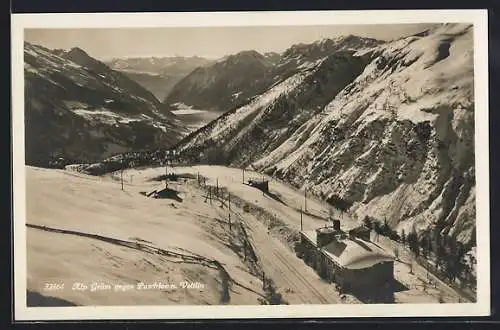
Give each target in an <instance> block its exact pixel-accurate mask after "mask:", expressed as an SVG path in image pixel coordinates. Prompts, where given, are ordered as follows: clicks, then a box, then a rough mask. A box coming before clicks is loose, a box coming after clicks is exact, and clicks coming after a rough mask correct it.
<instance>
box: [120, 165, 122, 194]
mask: <svg viewBox="0 0 500 330" xmlns="http://www.w3.org/2000/svg"><path fill="white" fill-rule="evenodd" d="M120 179H121V182H122V190H123V164H122V169H121V170H120Z"/></svg>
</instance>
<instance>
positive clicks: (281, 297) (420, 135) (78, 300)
mask: <svg viewBox="0 0 500 330" xmlns="http://www.w3.org/2000/svg"><path fill="white" fill-rule="evenodd" d="M58 15H59V17H60V18H61V19H60V20H57V19H55V17H56V16H58ZM58 15H56V14H53V15H52V16H51V15H46V16H44V15H36V14H33V15H21V14H19V15H17V16H18V17H16V15H13V39H14V41H13V44H12V52H13V68H14V69H13V86H14V87H13V88H14V89H13V97H14V98H13V100H14V102H15V103H14V105H13V110H12V116H13V132H14V144H15V145H14V149H13V153H14V155H13V157H14V180H15V182H16V186H15V187H14V210H15V212H14V241H15V246H14V249H15V250H14V255H15V260H14V264H15V271H14V272H15V291H16V292H15V294H16V313H17V314H18V315H19V317H21V318H23V319H31V318H42V319H58V318H62V319H64V318H66V319H68V318H70V319H71V318H75V317H76V318H99V317H101V318H102V317H104V318H130V317H137V318H147V317H167V318H227V317H232V318H248V317H252V318H254V317H305V316H316V317H329V316H330V317H342V316H411V315H415V316H435V315H442V316H447V315H461V316H463V315H487V314H488V313H489V265H488V264H489V250H488V248H489V246H488V244H489V232H488V226H489V212H488V207H489V199H488V189H489V188H488V171H489V170H488V154H487V153H488V136H487V125H488V105H487V96H488V90H487V89H488V85H487V71H486V70H487V68H485V67H484V66H485V65H486V63H484V62H485V59H486V61H487V49H486V47H487V44H486V43H487V35H486V33H487V30H486V23H485V21H486V13H485V12H483V11H478V10H472V11H451V12H449V13H447V12H446V11H441V12H439V11H436V12H433V11H416V12H411V11H394V12H383V11H382V12H380V13H378V14H377V13H376V12H373V13H370V12H368V11H360V12H346V13H339V12H317V13H314V12H309V13H307V12H304V13H300V12H296V13H281V14H280V13H278V12H275V13H232V14H231V13H175V14H174V13H156V14H141V13H135V14H123V17H122V16H120V15H116V14H115V15H109V16H108V17H109V20H108V19H106V14H94V15H92V14H79V15H76V14H75V15H74V16H75V17H74V18H72V14H58ZM315 15H316V16H315ZM238 16H240V19H239V20H238ZM16 24H17V25H16ZM16 32H19V33H17V34H16ZM485 40H486V41H485ZM485 150H486V151H485ZM80 311H81V314H79V313H80ZM100 311H102V313H101V314H97V313H100ZM104 311H106V312H104ZM148 315H149V316H148Z"/></svg>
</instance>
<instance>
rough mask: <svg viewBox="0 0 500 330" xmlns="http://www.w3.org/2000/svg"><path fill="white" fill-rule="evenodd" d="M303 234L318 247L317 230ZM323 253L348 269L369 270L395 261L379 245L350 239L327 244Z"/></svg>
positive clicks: (322, 249) (322, 250)
mask: <svg viewBox="0 0 500 330" xmlns="http://www.w3.org/2000/svg"><path fill="white" fill-rule="evenodd" d="M301 233H302V235H303V236H304V237H306V238H307V239H308V240H309V241H311V243H313V244H314V246H316V231H315V230H310V231H303V232H301ZM321 252H322V253H323V254H325V255H326V256H327V257H328V258H329V259H331V260H332V261H333V262H335V263H336V264H338V265H339V266H341V267H344V268H348V269H362V268H369V267H372V266H374V265H376V264H378V263H381V262H386V261H393V260H394V258H393V257H392V256H391V255H390V254H388V253H387V252H386V251H385V250H384V249H382V248H381V247H379V246H378V245H377V244H375V243H373V242H371V241H364V240H361V239H358V238H349V237H346V238H343V239H340V240H337V241H333V242H331V243H329V244H327V245H326V246H324V247H323V248H321Z"/></svg>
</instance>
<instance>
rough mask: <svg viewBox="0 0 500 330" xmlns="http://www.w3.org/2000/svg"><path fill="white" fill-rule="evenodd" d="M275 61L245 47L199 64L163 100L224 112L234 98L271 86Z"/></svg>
mask: <svg viewBox="0 0 500 330" xmlns="http://www.w3.org/2000/svg"><path fill="white" fill-rule="evenodd" d="M272 65H273V64H272V62H271V61H269V60H268V59H267V58H266V57H264V56H263V55H261V54H259V53H258V52H256V51H243V52H240V53H238V54H236V55H230V56H228V57H226V58H224V59H223V60H221V61H219V62H217V63H215V64H213V65H211V66H208V67H204V68H201V67H200V68H197V69H195V70H194V71H193V72H191V73H190V74H189V75H188V76H186V77H185V78H184V79H182V80H181V81H179V82H178V83H177V84H176V85H175V86H174V87H173V88H172V91H171V92H170V93H169V94H168V96H167V97H166V98H165V100H164V101H163V103H164V104H166V105H173V104H175V103H184V104H187V105H190V106H193V107H195V108H198V109H204V110H214V111H216V112H221V111H222V110H223V109H225V108H226V107H230V106H231V105H232V104H234V102H239V101H240V100H245V98H247V97H250V96H253V95H255V94H258V93H260V92H262V90H263V89H264V88H265V87H267V86H268V84H269V82H270V78H269V77H268V76H267V72H268V71H269V68H270V67H272Z"/></svg>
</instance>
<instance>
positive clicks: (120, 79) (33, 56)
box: [24, 43, 184, 166]
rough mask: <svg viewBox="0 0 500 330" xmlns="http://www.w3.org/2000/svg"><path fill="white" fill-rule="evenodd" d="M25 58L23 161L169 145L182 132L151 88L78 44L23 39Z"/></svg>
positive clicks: (95, 155) (89, 156) (78, 157)
mask: <svg viewBox="0 0 500 330" xmlns="http://www.w3.org/2000/svg"><path fill="white" fill-rule="evenodd" d="M56 54H58V55H56ZM24 60H25V64H24V73H25V126H26V127H25V131H26V163H27V164H33V165H40V166H46V165H48V163H49V162H50V161H51V160H53V159H54V158H59V157H62V158H65V159H72V160H87V161H93V160H99V159H101V158H103V157H107V156H109V155H111V154H114V153H117V152H123V151H127V150H139V149H144V148H151V147H155V146H158V145H165V144H166V145H170V144H172V143H175V142H176V141H177V140H178V139H179V137H180V136H181V134H183V133H184V128H183V127H182V126H181V124H180V122H179V121H178V119H177V118H176V117H175V115H173V114H172V113H170V112H169V111H165V110H163V109H162V106H161V103H160V102H159V101H158V100H157V99H156V98H155V97H154V96H153V95H152V94H151V93H150V92H148V91H146V90H145V89H144V88H142V87H141V86H140V85H139V84H137V83H135V82H134V81H132V80H130V79H129V78H127V77H126V76H125V75H124V74H122V73H120V72H116V71H114V70H112V69H110V68H109V67H107V66H106V65H104V64H103V63H101V62H99V61H97V60H95V59H93V58H91V57H90V56H88V55H87V54H86V53H85V52H84V51H83V50H81V49H79V48H74V49H72V50H70V51H69V52H64V51H57V52H52V51H50V50H48V49H46V48H44V47H41V46H37V45H32V44H29V43H25V45H24Z"/></svg>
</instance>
